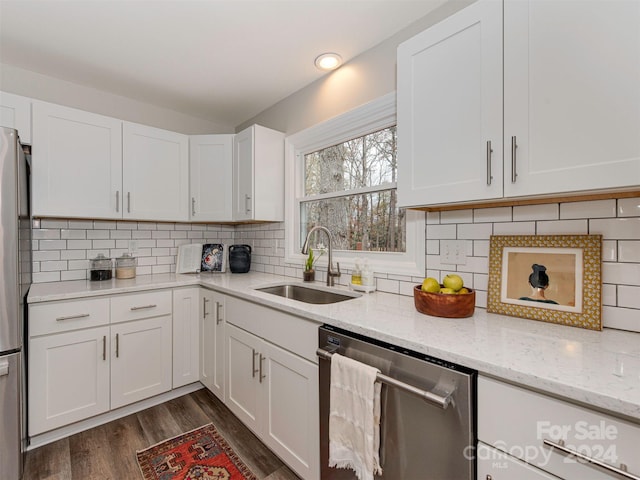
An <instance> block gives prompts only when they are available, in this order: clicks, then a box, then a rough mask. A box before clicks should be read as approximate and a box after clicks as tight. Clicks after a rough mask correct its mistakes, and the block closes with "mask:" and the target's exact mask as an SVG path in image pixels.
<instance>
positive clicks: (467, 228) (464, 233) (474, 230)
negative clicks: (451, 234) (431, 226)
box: [427, 223, 493, 240]
mask: <svg viewBox="0 0 640 480" xmlns="http://www.w3.org/2000/svg"><path fill="white" fill-rule="evenodd" d="M492 233H493V224H491V223H474V224H463V225H458V240H463V239H470V240H476V239H479V240H484V239H486V240H488V239H489V237H490V236H491V234H492ZM427 235H428V232H427Z"/></svg>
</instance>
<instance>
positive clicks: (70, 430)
mask: <svg viewBox="0 0 640 480" xmlns="http://www.w3.org/2000/svg"><path fill="white" fill-rule="evenodd" d="M202 388H204V386H203V385H202V384H201V383H200V382H195V383H191V384H189V385H185V386H184V387H180V388H176V389H175V390H170V391H168V392H165V393H161V394H160V395H156V396H155V397H151V398H147V399H145V400H141V401H139V402H136V403H132V404H131V405H125V406H124V407H120V408H117V409H115V410H110V411H108V412H106V413H103V414H100V415H96V416H95V417H91V418H87V419H86V420H82V421H80V422H76V423H72V424H70V425H66V426H64V427H60V428H56V429H55V430H51V431H49V432H45V433H41V434H40V435H36V436H33V437H31V438H30V439H29V446H28V447H27V451H30V450H34V449H36V448H38V447H42V446H43V445H46V444H48V443H52V442H55V441H56V440H60V439H63V438H66V437H69V436H71V435H74V434H76V433H80V432H84V431H85V430H89V429H90V428H93V427H97V426H99V425H103V424H105V423H109V422H111V421H113V420H117V419H118V418H122V417H126V416H127V415H131V414H132V413H136V412H139V411H141V410H144V409H146V408H149V407H154V406H156V405H160V404H161V403H164V402H167V401H169V400H173V399H174V398H178V397H181V396H182V395H187V394H189V393H192V392H197V391H198V390H200V389H202Z"/></svg>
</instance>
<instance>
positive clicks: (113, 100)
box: [0, 64, 234, 135]
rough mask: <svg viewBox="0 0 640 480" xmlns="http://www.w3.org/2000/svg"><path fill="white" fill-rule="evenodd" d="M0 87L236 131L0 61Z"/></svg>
mask: <svg viewBox="0 0 640 480" xmlns="http://www.w3.org/2000/svg"><path fill="white" fill-rule="evenodd" d="M0 90H1V91H4V92H9V93H14V94H16V95H22V96H24V97H29V98H35V99H38V100H44V101H45V102H51V103H57V104H59V105H66V106H68V107H73V108H78V109H80V110H86V111H89V112H94V113H99V114H102V115H107V116H109V117H115V118H119V119H122V120H128V121H130V122H135V123H142V124H144V125H151V126H152V127H157V128H164V129H166V130H171V131H174V132H179V133H184V134H192V135H195V134H206V133H233V131H234V129H233V126H231V125H218V124H215V123H212V122H210V121H208V120H204V119H202V118H197V117H193V116H190V115H185V114H183V113H180V112H176V111H173V110H169V109H167V108H162V107H157V106H155V105H150V104H148V103H143V102H139V101H137V100H134V99H131V98H127V97H122V96H119V95H114V94H112V93H107V92H104V91H101V90H96V89H94V88H89V87H85V86H82V85H78V84H75V83H71V82H67V81H65V80H60V79H58V78H53V77H49V76H46V75H42V74H40V73H36V72H31V71H29V70H24V69H22V68H18V67H14V66H11V65H5V64H0Z"/></svg>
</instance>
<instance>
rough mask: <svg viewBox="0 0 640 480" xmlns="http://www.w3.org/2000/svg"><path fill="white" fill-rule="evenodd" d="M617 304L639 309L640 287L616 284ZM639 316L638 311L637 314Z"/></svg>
mask: <svg viewBox="0 0 640 480" xmlns="http://www.w3.org/2000/svg"><path fill="white" fill-rule="evenodd" d="M618 306H619V307H625V308H635V309H637V310H640V287H631V286H629V285H619V286H618ZM638 317H640V313H639V314H638Z"/></svg>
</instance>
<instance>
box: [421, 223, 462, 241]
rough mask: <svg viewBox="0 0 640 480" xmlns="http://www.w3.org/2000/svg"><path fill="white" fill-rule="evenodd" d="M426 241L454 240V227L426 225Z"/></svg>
mask: <svg viewBox="0 0 640 480" xmlns="http://www.w3.org/2000/svg"><path fill="white" fill-rule="evenodd" d="M427 239H429V240H436V239H440V240H455V239H456V226H455V225H427Z"/></svg>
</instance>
